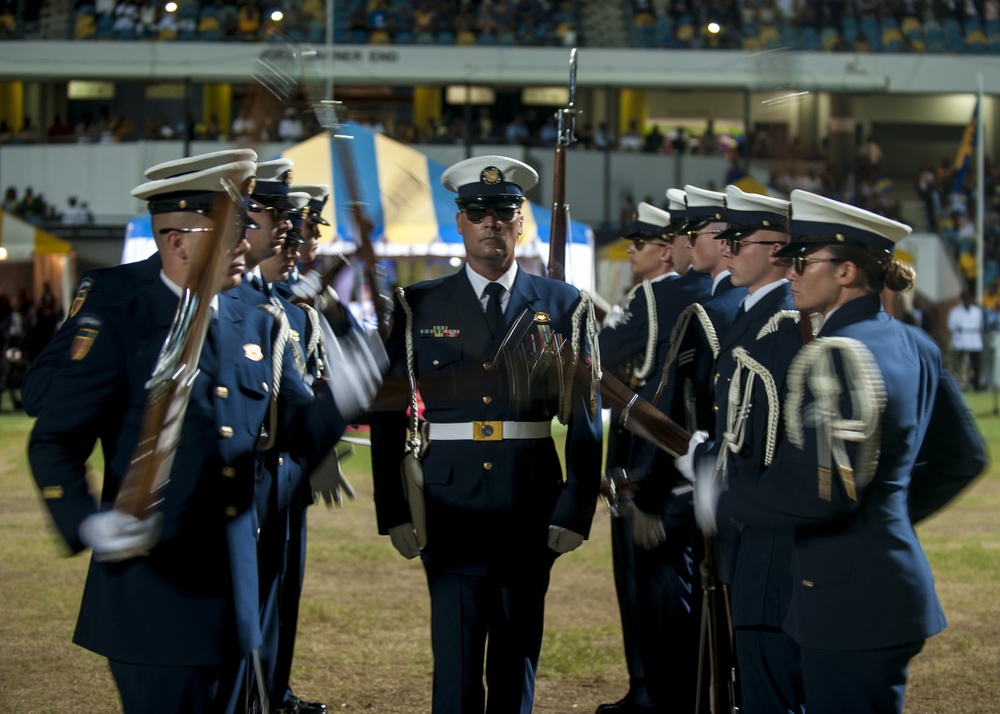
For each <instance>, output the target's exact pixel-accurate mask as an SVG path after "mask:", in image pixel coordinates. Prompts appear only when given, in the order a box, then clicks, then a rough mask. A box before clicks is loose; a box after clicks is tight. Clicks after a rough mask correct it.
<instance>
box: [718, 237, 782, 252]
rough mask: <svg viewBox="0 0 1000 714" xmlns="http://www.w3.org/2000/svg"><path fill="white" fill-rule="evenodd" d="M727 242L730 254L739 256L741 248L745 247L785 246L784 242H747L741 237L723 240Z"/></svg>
mask: <svg viewBox="0 0 1000 714" xmlns="http://www.w3.org/2000/svg"><path fill="white" fill-rule="evenodd" d="M723 240H724V241H726V246H727V247H728V248H729V252H730V253H732V254H733V255H737V254H738V253H739V252H740V248H742V247H743V246H745V245H784V244H785V241H783V240H746V239H744V238H740V237H739V236H726V237H725V238H723Z"/></svg>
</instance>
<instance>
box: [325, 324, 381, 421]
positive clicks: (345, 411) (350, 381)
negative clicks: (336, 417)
mask: <svg viewBox="0 0 1000 714" xmlns="http://www.w3.org/2000/svg"><path fill="white" fill-rule="evenodd" d="M324 335H325V337H326V356H327V367H328V371H327V374H328V375H329V379H328V380H327V381H326V384H327V385H328V386H329V388H330V392H331V393H332V394H333V398H334V401H336V402H337V409H338V410H340V414H341V416H343V417H344V419H346V420H347V421H348V422H350V421H353V420H354V419H355V418H356V417H358V416H359V415H361V414H363V413H364V412H366V411H368V408H369V407H370V406H371V404H372V402H373V401H374V400H375V395H376V394H377V393H378V390H379V388H380V387H381V386H382V375H383V374H384V373H385V371H386V369H387V368H388V365H389V358H388V356H387V355H386V352H385V348H384V347H383V346H382V340H381V338H380V337H379V336H378V333H374V332H369V331H367V330H363V329H351V330H349V331H348V332H347V334H346V335H344V336H343V337H337V336H336V335H334V333H333V331H332V330H329V329H324Z"/></svg>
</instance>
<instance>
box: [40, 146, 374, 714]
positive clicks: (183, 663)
mask: <svg viewBox="0 0 1000 714" xmlns="http://www.w3.org/2000/svg"><path fill="white" fill-rule="evenodd" d="M254 168H255V166H254V164H253V162H250V161H236V162H232V163H229V164H226V165H223V166H218V167H215V168H208V169H202V170H199V171H194V172H187V171H186V170H185V167H184V166H183V165H179V166H177V167H176V168H175V169H172V171H173V170H176V171H177V173H178V175H177V176H168V177H165V178H160V179H155V180H152V181H149V182H147V183H145V184H143V185H142V186H139V187H138V188H136V189H135V190H134V191H133V195H135V196H136V197H138V198H141V199H143V200H147V201H149V209H150V212H151V213H152V214H153V221H152V224H153V228H154V232H155V236H156V239H157V243H158V249H159V252H160V255H161V259H162V264H163V269H162V272H161V274H160V276H159V277H158V279H157V280H155V281H152V282H151V283H149V284H148V286H147V290H146V291H144V292H142V293H140V294H137V295H135V296H133V297H132V298H131V299H128V300H125V301H123V302H121V303H120V304H116V305H107V304H102V305H100V310H99V311H98V310H95V309H94V308H95V307H96V306H97V304H96V303H92V302H90V303H88V302H87V301H85V304H84V306H83V308H81V309H80V311H79V313H78V318H77V328H76V334H75V335H74V338H73V340H72V342H71V344H70V347H69V349H68V350H67V353H66V354H65V355H64V356H63V359H62V361H61V362H60V363H58V364H55V365H53V367H52V368H51V370H50V371H49V372H48V375H49V378H50V379H51V380H52V384H51V386H50V388H49V393H48V394H47V395H46V397H45V398H44V400H43V401H42V408H41V412H40V414H39V418H38V421H37V422H36V425H35V429H34V430H33V432H32V438H31V443H30V448H29V457H30V460H31V465H32V470H33V473H34V476H35V478H36V481H37V482H38V485H39V488H40V490H41V492H42V495H43V497H44V498H45V502H46V505H47V506H48V507H49V510H50V511H51V513H52V515H53V518H54V519H55V522H56V525H57V526H58V528H59V530H60V533H61V534H62V535H63V537H64V539H65V540H66V542H67V543H68V544H69V545H70V547H71V549H72V550H74V552H75V551H79V550H82V549H83V548H84V547H87V546H89V547H91V548H92V549H93V552H94V557H93V558H92V561H91V567H90V571H89V573H88V578H87V586H86V589H85V591H84V599H83V604H82V606H81V613H80V619H79V621H78V625H77V631H76V634H75V637H74V640H75V641H76V642H77V643H78V644H80V645H82V646H84V647H86V648H88V649H92V650H93V651H95V652H98V653H100V654H103V655H105V656H107V657H108V658H109V660H110V662H111V669H112V673H113V675H114V677H115V680H116V683H117V684H118V687H119V691H120V693H121V697H122V702H123V706H124V709H125V711H126V712H177V711H185V712H209V711H211V712H217V711H226V712H229V711H236V707H237V704H238V702H241V701H245V699H246V693H245V692H244V691H243V687H244V682H243V675H244V674H245V672H246V671H247V670H248V666H247V660H248V657H249V656H250V655H251V654H252V653H253V652H255V651H256V649H257V648H258V647H259V646H260V644H261V632H260V615H259V595H258V567H257V557H256V539H257V533H258V526H259V521H258V519H257V513H256V509H255V508H254V507H253V504H254V502H255V490H256V489H257V488H258V487H259V485H260V480H259V479H258V478H257V469H256V458H255V451H256V446H257V441H258V439H259V438H260V435H261V431H262V424H263V423H264V421H265V417H266V412H267V408H268V406H269V396H270V394H271V392H272V391H275V392H277V391H280V393H281V394H282V400H283V404H285V405H286V406H285V409H284V414H285V418H286V420H287V421H288V422H289V423H290V424H291V425H292V429H290V430H291V431H292V433H299V434H302V435H303V438H301V439H298V440H296V441H294V442H293V443H292V444H291V445H290V447H289V448H290V450H291V453H292V454H293V456H294V457H295V458H296V459H297V461H298V462H299V463H300V464H303V468H304V469H306V470H308V469H309V468H310V465H311V464H314V463H316V462H317V461H318V460H319V458H320V457H321V456H322V455H323V454H319V453H316V444H317V443H322V442H325V441H329V442H330V443H332V442H333V441H334V440H336V438H338V437H339V435H340V434H341V433H342V431H343V429H344V427H345V424H346V422H345V415H351V416H353V414H354V413H357V411H358V410H359V409H361V408H365V407H366V406H367V405H352V404H351V403H350V400H349V399H344V400H339V399H338V402H336V403H335V401H334V399H335V394H334V390H333V389H330V390H327V391H326V392H324V391H322V390H320V391H318V392H317V393H316V398H315V399H314V398H313V394H312V393H311V392H310V391H309V390H303V389H301V385H299V384H297V383H296V382H294V381H292V380H282V382H281V384H280V390H279V385H277V384H274V382H273V377H274V369H273V363H272V353H271V340H270V336H271V332H272V325H273V321H272V318H271V317H270V316H268V315H267V314H266V313H264V312H262V311H259V310H257V309H256V308H254V307H252V306H251V307H247V306H246V305H244V304H243V303H241V301H240V300H239V298H238V296H237V295H236V294H235V291H233V290H231V289H230V290H227V291H226V292H224V293H222V294H221V295H220V296H219V298H218V300H217V301H213V312H214V313H216V314H217V317H216V318H215V319H213V320H212V322H211V325H210V326H209V329H208V336H207V338H206V341H205V346H204V348H203V350H202V354H201V359H200V360H199V362H198V372H197V376H196V379H195V381H194V383H193V387H192V390H191V394H190V399H189V403H188V408H187V414H186V418H185V421H184V425H183V429H182V433H181V436H180V441H179V445H178V447H177V450H176V453H175V455H174V460H173V469H172V471H171V477H170V479H169V481H168V483H167V486H166V487H165V489H164V491H163V499H162V502H161V504H160V507H159V513H158V514H157V515H156V516H153V517H151V518H149V519H147V520H142V521H140V520H137V519H135V518H133V517H131V516H128V515H126V514H125V513H123V512H121V511H118V510H116V509H114V508H113V507H112V504H113V503H114V500H115V497H116V496H117V493H118V490H119V487H120V484H121V482H122V479H123V477H124V475H125V473H126V471H127V469H128V466H129V462H130V460H131V458H132V455H133V451H134V449H135V445H136V440H137V438H138V436H139V431H138V430H139V425H140V423H141V421H142V413H143V410H144V407H145V401H146V383H147V380H148V379H149V377H150V374H151V373H152V371H153V367H154V364H155V363H156V361H157V356H158V355H159V353H160V350H161V348H162V345H163V342H164V338H165V337H166V334H167V331H168V328H169V327H170V324H171V322H172V320H173V317H174V314H175V311H176V307H177V301H178V296H179V295H180V293H181V287H180V286H181V285H182V284H183V283H184V282H185V279H186V274H187V269H188V264H189V261H190V256H191V255H192V250H193V248H194V246H195V245H196V242H198V241H204V240H213V239H214V240H223V239H225V235H224V234H225V233H226V231H225V230H224V229H223V227H221V226H217V225H215V224H214V223H213V221H212V219H211V218H210V217H209V211H210V209H211V208H212V206H213V204H214V203H215V202H216V200H217V198H218V197H219V196H220V195H222V192H221V189H222V184H221V183H220V180H221V179H222V178H229V179H231V180H232V181H233V182H234V183H236V184H237V185H246V183H247V182H248V181H252V174H253V171H254ZM241 208H242V207H241ZM236 245H237V247H236V249H235V250H234V252H233V257H232V261H231V263H230V264H229V270H228V271H227V273H226V275H225V285H224V287H225V288H231V287H233V286H234V285H236V284H238V283H239V282H240V280H241V276H242V273H243V271H244V269H245V254H246V252H247V243H246V241H245V240H239V241H238V242H237V243H236ZM278 358H279V359H281V360H282V361H283V362H284V361H288V362H290V361H291V359H290V357H289V356H288V354H287V353H286V354H284V355H281V356H279V357H278ZM272 387H273V390H272ZM372 393H373V392H372ZM341 410H343V412H342V411H341ZM97 439H100V440H101V441H102V444H103V446H104V451H105V464H106V466H105V475H104V489H103V492H102V495H101V505H100V507H97V506H95V504H94V502H93V499H92V497H91V496H90V494H89V493H88V491H87V482H86V478H85V467H84V462H85V460H86V458H87V457H88V456H89V454H90V451H91V450H92V448H93V446H94V443H95V441H96V440H97ZM220 566H222V567H220ZM136 592H141V593H142V595H143V597H142V598H139V599H137V598H136V597H135V593H136Z"/></svg>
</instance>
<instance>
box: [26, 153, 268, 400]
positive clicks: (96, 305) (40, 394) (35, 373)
mask: <svg viewBox="0 0 1000 714" xmlns="http://www.w3.org/2000/svg"><path fill="white" fill-rule="evenodd" d="M256 160H257V154H256V153H255V152H254V151H253V150H252V149H230V150H227V151H213V152H212V153H209V154H202V155H199V156H193V157H190V158H187V159H179V160H174V161H166V162H164V163H162V164H157V165H156V166H153V167H150V168H149V169H146V172H145V174H144V175H145V177H146V179H147V180H150V181H152V180H156V179H162V178H170V177H173V176H177V175H179V174H180V173H194V172H196V171H203V170H205V169H210V168H215V167H217V166H222V165H223V164H228V163H232V162H234V161H256ZM162 267H163V263H162V262H161V260H160V254H159V252H154V253H153V254H152V255H151V256H149V257H148V258H146V259H145V260H140V261H137V262H135V263H125V264H124V265H115V266H112V267H108V268H97V269H95V270H88V271H87V272H86V273H84V274H83V277H82V278H81V279H80V284H79V285H78V286H77V288H76V294H75V296H74V298H73V303H72V304H71V305H70V309H69V314H68V315H67V317H66V320H65V321H64V322H63V324H62V325H61V327H60V329H59V330H57V331H56V334H55V335H53V337H52V339H51V340H49V342H48V343H47V344H46V346H45V348H43V349H42V351H41V352H40V353H39V355H38V356H37V357H35V359H33V360H32V361H31V366H30V367H29V369H28V373H27V375H26V376H25V380H24V385H23V386H22V388H21V398H22V400H23V403H24V411H25V413H26V414H28V415H29V416H38V412H39V410H40V409H41V408H42V401H43V399H44V397H45V394H46V391H47V389H48V386H49V384H50V383H51V380H49V379H48V378H47V377H46V375H45V374H44V373H45V372H46V369H47V368H48V367H49V366H52V365H58V364H59V362H60V361H61V359H62V357H63V356H64V355H65V354H67V352H68V350H69V345H70V343H71V342H72V341H73V338H74V336H75V335H76V332H77V330H76V316H77V314H78V313H79V312H80V310H81V309H82V308H83V307H84V305H87V307H88V309H89V310H97V311H100V309H101V308H100V305H102V304H105V303H108V304H110V303H117V302H122V301H124V300H127V299H129V298H130V297H132V296H133V295H135V294H138V293H141V292H144V291H145V290H146V289H147V288H148V287H149V283H151V282H153V281H155V280H157V279H158V278H159V275H160V270H161V268H162Z"/></svg>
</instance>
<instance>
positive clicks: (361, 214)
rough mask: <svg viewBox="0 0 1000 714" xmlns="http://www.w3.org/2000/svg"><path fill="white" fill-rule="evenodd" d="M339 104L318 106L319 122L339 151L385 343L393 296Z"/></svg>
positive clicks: (329, 103)
mask: <svg viewBox="0 0 1000 714" xmlns="http://www.w3.org/2000/svg"><path fill="white" fill-rule="evenodd" d="M339 104H340V103H339V102H334V101H327V100H324V101H322V102H320V103H319V104H318V105H315V107H314V109H315V111H316V116H317V117H319V118H320V123H322V124H323V126H324V127H325V128H326V129H327V130H329V131H331V132H333V139H334V144H335V145H336V147H337V157H338V158H339V159H340V165H341V168H342V169H343V173H344V180H345V183H346V184H347V195H348V196H349V198H350V201H351V210H352V213H353V215H354V223H355V226H354V227H355V237H356V239H357V256H358V257H359V258H360V259H361V260H362V261H364V264H365V276H366V278H367V280H368V287H369V289H370V290H371V297H372V305H373V307H374V308H375V315H376V319H377V321H378V331H379V334H380V335H381V336H382V339H383V340H385V339H387V338H388V336H389V331H390V330H391V329H392V306H393V302H392V293H391V291H390V290H389V286H388V284H387V282H386V277H385V271H384V270H383V269H382V267H381V266H380V265H379V264H378V256H377V255H376V254H375V245H374V243H373V242H372V235H371V234H372V231H373V230H374V227H375V225H374V223H372V221H371V220H370V219H369V218H368V216H367V214H365V211H364V208H363V206H364V202H363V201H362V196H361V191H360V190H359V188H358V181H357V174H356V173H355V170H354V155H353V154H352V153H351V150H350V147H349V146H348V145H347V142H348V141H352V140H353V138H354V137H352V136H348V135H346V134H339V133H337V131H336V130H337V129H339V128H341V127H342V125H341V123H340V121H339V119H338V117H337V107H338V106H339Z"/></svg>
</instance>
